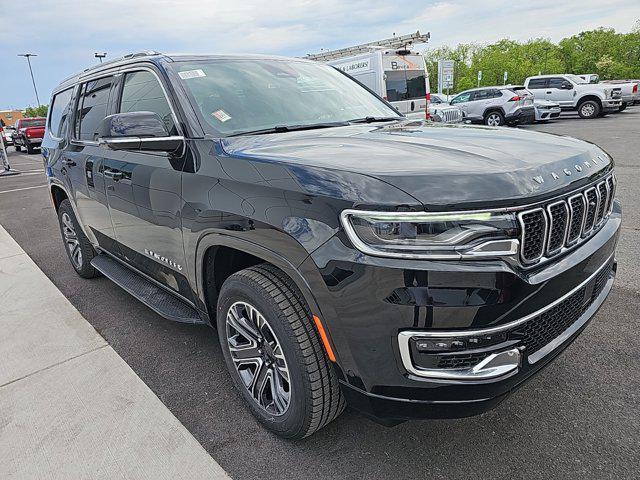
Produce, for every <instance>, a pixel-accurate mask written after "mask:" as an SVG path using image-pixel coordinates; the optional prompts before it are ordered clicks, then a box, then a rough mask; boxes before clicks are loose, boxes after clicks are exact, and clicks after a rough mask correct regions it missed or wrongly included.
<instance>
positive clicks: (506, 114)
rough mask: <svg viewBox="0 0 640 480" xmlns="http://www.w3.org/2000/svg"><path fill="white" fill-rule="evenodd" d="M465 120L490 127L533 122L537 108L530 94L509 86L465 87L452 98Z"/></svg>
mask: <svg viewBox="0 0 640 480" xmlns="http://www.w3.org/2000/svg"><path fill="white" fill-rule="evenodd" d="M451 105H455V106H456V107H459V108H460V109H461V110H462V111H463V112H464V117H465V119H466V120H470V121H472V122H482V123H484V124H485V125H489V126H491V127H499V126H501V125H505V124H509V125H515V124H517V123H533V121H534V120H535V110H534V108H533V98H531V96H530V95H524V94H518V93H517V92H516V91H515V90H513V88H512V87H511V86H510V85H507V86H504V85H503V86H498V87H482V88H474V89H471V90H465V91H464V92H461V93H459V94H458V95H456V96H455V97H453V99H452V100H451Z"/></svg>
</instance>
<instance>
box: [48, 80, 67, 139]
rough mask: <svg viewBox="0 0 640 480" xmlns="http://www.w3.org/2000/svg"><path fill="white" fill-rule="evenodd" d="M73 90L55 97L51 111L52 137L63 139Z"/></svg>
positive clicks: (50, 130) (50, 125)
mask: <svg viewBox="0 0 640 480" xmlns="http://www.w3.org/2000/svg"><path fill="white" fill-rule="evenodd" d="M72 94H73V88H70V89H68V90H65V91H63V92H60V93H57V94H56V95H54V97H53V100H52V102H51V108H50V109H49V124H48V127H49V133H50V134H51V136H52V137H56V138H62V136H63V135H64V132H65V130H66V127H67V119H68V117H69V102H70V101H71V95H72Z"/></svg>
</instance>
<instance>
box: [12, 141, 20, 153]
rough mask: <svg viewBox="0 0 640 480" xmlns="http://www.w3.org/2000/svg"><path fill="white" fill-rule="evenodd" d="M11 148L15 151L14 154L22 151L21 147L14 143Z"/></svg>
mask: <svg viewBox="0 0 640 480" xmlns="http://www.w3.org/2000/svg"><path fill="white" fill-rule="evenodd" d="M13 148H15V149H16V152H20V151H22V147H21V146H20V145H18V144H17V143H15V142H14V143H13Z"/></svg>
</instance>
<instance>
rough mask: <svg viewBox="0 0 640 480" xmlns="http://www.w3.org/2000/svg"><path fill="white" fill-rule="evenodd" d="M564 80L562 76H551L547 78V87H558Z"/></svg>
mask: <svg viewBox="0 0 640 480" xmlns="http://www.w3.org/2000/svg"><path fill="white" fill-rule="evenodd" d="M564 82H565V79H564V78H562V77H553V78H550V79H549V88H560V87H561V86H562V84H563V83H564Z"/></svg>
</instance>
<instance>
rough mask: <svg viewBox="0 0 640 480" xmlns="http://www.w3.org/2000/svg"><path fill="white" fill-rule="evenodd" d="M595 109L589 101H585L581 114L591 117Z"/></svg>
mask: <svg viewBox="0 0 640 480" xmlns="http://www.w3.org/2000/svg"><path fill="white" fill-rule="evenodd" d="M595 111H596V109H595V107H594V106H593V105H592V104H591V103H585V104H584V105H583V106H582V115H584V116H585V117H591V116H593V114H594V113H595Z"/></svg>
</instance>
